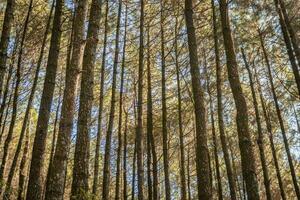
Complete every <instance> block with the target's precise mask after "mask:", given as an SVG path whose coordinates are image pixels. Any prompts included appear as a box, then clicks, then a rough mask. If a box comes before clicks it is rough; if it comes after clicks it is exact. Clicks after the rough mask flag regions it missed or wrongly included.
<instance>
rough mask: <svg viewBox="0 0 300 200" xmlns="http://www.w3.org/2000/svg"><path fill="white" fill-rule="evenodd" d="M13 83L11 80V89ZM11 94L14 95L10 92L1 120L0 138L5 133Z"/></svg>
mask: <svg viewBox="0 0 300 200" xmlns="http://www.w3.org/2000/svg"><path fill="white" fill-rule="evenodd" d="M14 82H15V81H14V80H13V83H12V86H11V88H13V87H14V85H15V84H14ZM10 90H12V89H10ZM13 94H14V92H13V91H11V92H10V95H9V98H8V102H7V106H6V111H5V115H4V119H3V125H2V129H1V133H0V134H1V137H2V136H3V134H4V131H5V127H6V123H7V118H8V115H9V111H10V106H11V100H12V97H13ZM0 139H1V138H0ZM0 144H1V140H0Z"/></svg>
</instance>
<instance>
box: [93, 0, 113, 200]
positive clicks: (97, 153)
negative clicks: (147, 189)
mask: <svg viewBox="0 0 300 200" xmlns="http://www.w3.org/2000/svg"><path fill="white" fill-rule="evenodd" d="M105 5H106V6H105V19H104V41H103V50H102V64H101V72H100V94H99V108H98V109H99V111H98V126H97V139H96V148H95V162H94V179H93V191H92V193H93V195H94V196H96V194H97V189H98V182H99V157H100V142H101V134H102V113H103V98H104V83H105V70H106V46H107V32H108V12H109V7H108V1H105Z"/></svg>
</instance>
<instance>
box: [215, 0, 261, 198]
mask: <svg viewBox="0 0 300 200" xmlns="http://www.w3.org/2000/svg"><path fill="white" fill-rule="evenodd" d="M228 4H229V2H228V1H227V0H220V13H221V22H222V32H223V39H224V46H225V53H226V59H227V72H228V79H229V82H230V87H231V91H232V94H233V98H234V101H235V107H236V110H237V114H236V123H237V132H238V138H239V147H240V152H241V161H242V169H243V170H242V171H243V177H244V178H245V182H246V189H247V194H248V198H249V200H258V199H259V190H258V182H257V177H256V169H255V157H254V150H253V146H252V142H251V135H250V132H249V124H248V109H247V103H246V100H245V97H244V93H243V91H242V87H241V83H240V80H239V74H238V65H237V61H236V54H235V49H234V44H233V38H232V33H231V28H230V20H229V16H228V15H229V13H228Z"/></svg>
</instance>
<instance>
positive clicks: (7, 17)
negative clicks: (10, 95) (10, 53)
mask: <svg viewBox="0 0 300 200" xmlns="http://www.w3.org/2000/svg"><path fill="white" fill-rule="evenodd" d="M15 4H16V2H15V0H7V2H6V9H5V14H4V20H3V25H2V34H1V39H0V97H1V95H2V88H3V81H4V80H3V79H4V75H5V71H6V60H7V50H8V43H9V38H10V32H11V28H12V25H13V18H14V10H15Z"/></svg>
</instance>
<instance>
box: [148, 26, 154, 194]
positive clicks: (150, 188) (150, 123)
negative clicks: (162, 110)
mask: <svg viewBox="0 0 300 200" xmlns="http://www.w3.org/2000/svg"><path fill="white" fill-rule="evenodd" d="M150 56H151V52H150V22H149V24H148V25H147V182H148V185H147V187H148V199H150V200H152V199H153V190H154V188H153V183H152V175H151V162H152V156H151V148H152V145H151V135H150V134H153V118H152V91H151V89H152V87H151V69H150V67H151V61H150V60H151V59H150ZM149 79H150V80H149ZM150 103H151V105H150Z"/></svg>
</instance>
